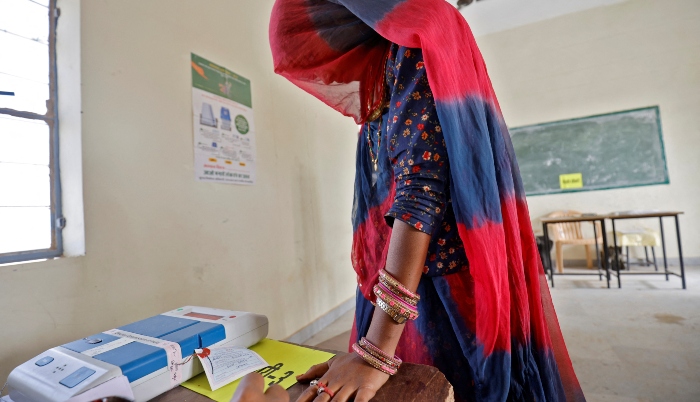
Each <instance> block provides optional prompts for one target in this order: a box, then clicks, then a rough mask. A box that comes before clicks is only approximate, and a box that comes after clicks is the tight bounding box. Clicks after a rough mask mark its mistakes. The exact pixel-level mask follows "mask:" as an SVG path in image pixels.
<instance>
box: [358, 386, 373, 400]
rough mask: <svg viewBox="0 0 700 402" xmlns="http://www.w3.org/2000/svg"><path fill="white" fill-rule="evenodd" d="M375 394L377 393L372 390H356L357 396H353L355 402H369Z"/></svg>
mask: <svg viewBox="0 0 700 402" xmlns="http://www.w3.org/2000/svg"><path fill="white" fill-rule="evenodd" d="M376 394H377V391H375V390H373V389H370V388H360V389H358V390H357V395H355V402H369V400H370V399H372V398H374V396H375V395H376Z"/></svg>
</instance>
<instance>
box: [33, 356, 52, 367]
mask: <svg viewBox="0 0 700 402" xmlns="http://www.w3.org/2000/svg"><path fill="white" fill-rule="evenodd" d="M52 361H53V357H51V356H46V357H42V358H41V359H39V360H37V361H36V363H34V364H36V365H37V366H39V367H44V366H46V365H47V364H49V363H51V362H52Z"/></svg>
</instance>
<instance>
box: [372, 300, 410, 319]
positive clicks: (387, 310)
mask: <svg viewBox="0 0 700 402" xmlns="http://www.w3.org/2000/svg"><path fill="white" fill-rule="evenodd" d="M377 307H379V308H380V309H382V310H383V311H384V312H385V313H387V314H388V315H389V317H391V319H392V320H394V321H396V323H397V324H404V323H405V322H406V321H407V320H408V317H407V316H405V315H403V314H401V313H400V312H399V311H398V310H396V309H394V308H393V307H391V306H390V305H388V304H387V303H385V302H384V300H382V299H377Z"/></svg>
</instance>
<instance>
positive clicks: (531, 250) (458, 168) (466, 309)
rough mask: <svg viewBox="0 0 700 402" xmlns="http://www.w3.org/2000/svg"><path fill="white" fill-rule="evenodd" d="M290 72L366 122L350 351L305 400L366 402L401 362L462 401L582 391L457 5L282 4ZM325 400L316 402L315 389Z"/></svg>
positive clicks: (500, 124) (403, 0)
mask: <svg viewBox="0 0 700 402" xmlns="http://www.w3.org/2000/svg"><path fill="white" fill-rule="evenodd" d="M270 42H271V47H272V52H273V57H274V62H275V71H276V72H277V73H279V74H281V75H283V76H284V77H286V78H288V79H289V80H290V81H292V82H293V83H294V84H296V85H298V86H299V87H301V88H302V89H304V90H306V91H307V92H309V93H311V94H312V95H314V96H316V97H318V98H319V99H321V100H322V101H324V102H325V103H327V104H328V105H329V106H331V107H333V108H335V109H336V110H338V111H340V112H341V113H343V114H345V115H348V116H352V117H354V118H355V120H356V121H357V122H358V123H362V130H361V132H360V136H359V141H358V147H357V167H356V168H357V171H356V182H355V203H354V207H353V225H354V233H355V235H354V241H353V250H352V262H353V266H354V268H355V271H356V272H357V275H358V294H357V308H356V319H355V325H354V328H353V336H352V339H351V344H352V346H351V351H352V352H353V353H350V354H348V355H346V356H343V357H339V358H336V359H333V360H332V361H331V362H329V364H323V365H319V366H316V367H313V368H312V369H311V370H309V372H307V373H306V374H304V375H302V376H300V377H299V380H300V381H310V380H317V381H316V382H315V385H314V386H313V387H310V388H309V391H308V392H307V393H306V394H304V395H302V397H301V398H300V400H303V401H310V400H318V401H328V400H330V399H331V398H332V399H333V400H334V401H346V400H348V399H350V398H352V397H354V398H355V400H356V401H367V400H369V399H371V398H372V396H374V394H375V393H376V391H377V390H378V389H379V388H380V387H381V386H382V385H383V384H384V383H385V382H386V381H387V380H388V379H389V377H390V376H391V375H392V374H394V373H395V372H396V371H397V370H398V369H399V367H400V364H401V359H403V361H408V362H412V363H421V364H430V365H434V366H435V367H437V368H439V369H440V370H441V371H442V372H443V373H444V374H445V376H446V377H447V379H448V380H449V381H450V383H451V384H452V385H453V387H454V389H455V397H456V399H457V400H459V401H503V400H511V401H521V400H522V401H564V400H567V401H582V400H584V397H583V393H582V392H581V388H580V386H579V384H578V381H577V379H576V376H575V374H574V372H573V368H572V366H571V362H570V360H569V357H568V353H567V351H566V347H565V345H564V342H563V338H562V336H561V332H560V330H559V327H558V323H557V320H556V315H555V313H554V309H553V306H552V303H551V300H550V297H549V292H548V289H547V285H546V281H544V280H543V270H542V266H541V263H540V260H539V257H538V253H537V248H536V246H535V242H534V236H533V234H532V228H531V224H530V220H529V214H528V211H527V205H526V202H525V194H524V191H523V187H522V183H521V180H520V175H519V172H518V168H517V164H516V161H515V156H514V152H513V148H512V145H511V143H510V137H509V134H508V130H507V128H506V125H505V123H504V121H503V118H502V116H501V113H500V109H499V106H498V102H497V101H496V97H495V94H494V92H493V88H492V87H491V83H490V80H489V78H488V74H487V72H486V68H485V65H484V62H483V59H482V57H481V54H480V53H479V50H478V48H477V46H476V42H475V40H474V37H473V36H472V34H471V31H470V30H469V27H468V26H467V24H466V22H465V21H464V19H463V18H462V16H461V15H460V14H459V12H457V11H456V10H455V9H454V7H452V6H451V5H449V4H448V3H447V2H445V1H444V0H372V1H370V0H277V2H276V3H275V6H274V9H273V13H272V20H271V25H270ZM314 398H315V399H314Z"/></svg>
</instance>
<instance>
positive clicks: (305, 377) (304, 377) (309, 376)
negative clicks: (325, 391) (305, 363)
mask: <svg viewBox="0 0 700 402" xmlns="http://www.w3.org/2000/svg"><path fill="white" fill-rule="evenodd" d="M328 368H329V366H328V363H327V362H326V363H321V364H317V365H315V366H311V368H310V369H309V370H307V371H306V373H304V374H301V375H298V376H297V377H296V378H297V381H303V382H307V381H311V380H314V379H316V378H320V377H321V376H323V375H324V374H326V371H328Z"/></svg>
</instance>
